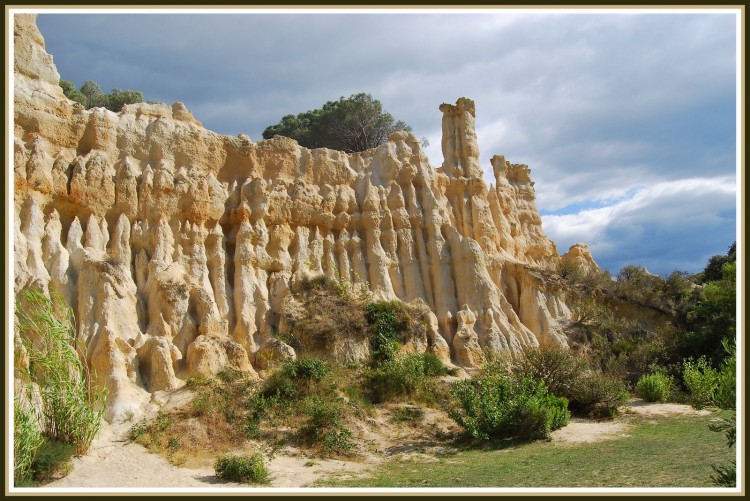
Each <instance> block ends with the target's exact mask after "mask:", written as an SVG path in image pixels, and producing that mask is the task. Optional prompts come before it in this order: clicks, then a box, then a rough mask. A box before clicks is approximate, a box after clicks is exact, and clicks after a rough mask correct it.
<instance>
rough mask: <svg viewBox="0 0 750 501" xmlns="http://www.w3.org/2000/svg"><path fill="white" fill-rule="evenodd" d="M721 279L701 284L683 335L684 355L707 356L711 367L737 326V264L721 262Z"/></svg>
mask: <svg viewBox="0 0 750 501" xmlns="http://www.w3.org/2000/svg"><path fill="white" fill-rule="evenodd" d="M721 273H722V276H721V279H720V280H713V281H710V282H708V283H707V284H705V285H704V286H703V289H702V290H701V291H700V300H699V301H698V303H697V304H696V305H695V306H694V307H693V308H692V309H691V310H690V311H689V312H688V315H687V317H688V322H689V328H690V330H689V331H688V332H687V333H686V335H685V336H684V338H683V342H682V346H683V355H684V356H685V358H687V357H689V356H696V357H697V356H700V355H706V356H707V357H709V359H710V360H711V362H712V365H713V366H714V367H718V365H719V364H720V363H721V362H722V361H723V359H724V354H725V349H724V346H723V345H722V342H723V340H724V339H726V338H729V339H730V340H731V341H734V339H735V338H736V325H737V311H736V306H737V303H736V301H737V263H736V262H728V263H724V265H723V266H722V268H721Z"/></svg>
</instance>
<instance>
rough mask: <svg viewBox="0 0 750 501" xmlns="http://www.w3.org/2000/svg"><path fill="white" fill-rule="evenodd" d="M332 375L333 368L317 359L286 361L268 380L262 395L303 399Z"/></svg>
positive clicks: (284, 398)
mask: <svg viewBox="0 0 750 501" xmlns="http://www.w3.org/2000/svg"><path fill="white" fill-rule="evenodd" d="M331 374H332V369H331V367H330V366H329V365H328V364H327V363H326V362H325V361H323V360H320V359H317V358H306V359H302V360H284V361H283V362H282V365H281V368H280V369H279V370H278V371H276V372H275V373H274V374H273V375H272V376H271V377H270V378H268V380H266V382H265V384H264V385H263V389H262V390H261V392H260V395H261V396H263V397H265V398H268V397H271V396H277V397H279V398H280V399H282V400H294V399H299V398H303V397H305V396H306V395H308V394H309V393H310V392H311V391H312V390H313V388H314V387H315V386H317V385H319V384H320V383H321V382H322V381H324V380H326V379H328V378H329V377H330V376H331Z"/></svg>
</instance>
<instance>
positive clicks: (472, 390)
mask: <svg viewBox="0 0 750 501" xmlns="http://www.w3.org/2000/svg"><path fill="white" fill-rule="evenodd" d="M451 396H452V397H453V399H454V403H453V404H452V405H451V406H449V408H448V415H449V416H450V417H451V418H452V419H453V420H454V421H456V422H457V423H458V424H459V425H461V426H462V427H463V428H465V429H466V431H467V432H468V433H469V434H470V435H471V436H472V437H474V438H476V439H482V440H490V439H502V438H517V439H522V440H528V439H531V440H533V439H538V438H546V437H549V433H550V431H552V430H555V429H558V428H561V427H563V426H565V425H566V424H567V423H568V421H569V419H570V412H569V411H568V401H567V399H565V398H564V397H556V396H554V395H552V394H550V393H549V391H548V389H547V387H546V386H545V385H544V383H542V382H540V381H534V380H533V379H531V378H530V377H518V376H514V375H513V374H512V373H507V372H504V371H503V370H502V369H501V368H499V367H497V366H495V365H490V366H486V367H485V370H484V371H483V373H482V374H481V375H480V376H478V377H475V378H473V379H472V380H466V381H459V382H457V383H456V384H455V385H454V387H453V389H452V390H451Z"/></svg>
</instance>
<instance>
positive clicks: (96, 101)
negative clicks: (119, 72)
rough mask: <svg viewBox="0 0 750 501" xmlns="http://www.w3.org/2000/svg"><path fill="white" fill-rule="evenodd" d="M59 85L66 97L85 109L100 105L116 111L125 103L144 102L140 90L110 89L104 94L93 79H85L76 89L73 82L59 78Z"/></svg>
mask: <svg viewBox="0 0 750 501" xmlns="http://www.w3.org/2000/svg"><path fill="white" fill-rule="evenodd" d="M60 87H61V88H62V90H63V94H65V96H66V97H67V98H68V99H71V100H73V101H75V102H77V103H80V104H81V105H83V107H84V108H86V109H87V110H89V109H91V108H98V107H101V108H107V109H108V110H111V111H114V112H118V111H120V110H121V109H122V107H123V106H125V105H126V104H133V103H142V102H144V98H143V93H142V92H141V91H136V90H122V89H112V92H110V93H109V94H105V93H103V92H102V89H101V87H99V84H98V83H96V82H94V81H93V80H86V81H85V82H84V83H83V85H81V88H80V89H76V87H75V84H73V82H70V81H68V80H60Z"/></svg>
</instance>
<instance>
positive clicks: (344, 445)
mask: <svg viewBox="0 0 750 501" xmlns="http://www.w3.org/2000/svg"><path fill="white" fill-rule="evenodd" d="M303 404H304V406H303V412H304V414H305V415H306V416H307V417H308V419H307V422H306V423H305V424H304V426H302V427H301V428H300V430H299V432H298V435H299V436H300V438H302V439H303V441H306V442H308V443H313V444H319V445H321V446H322V448H323V449H324V451H325V452H326V453H328V454H346V453H348V452H349V451H350V450H351V449H352V448H353V447H354V443H353V442H351V440H350V437H351V435H352V433H351V431H349V430H348V429H347V428H346V427H345V426H344V425H343V424H342V423H341V414H342V412H341V400H340V399H339V398H336V399H323V398H321V397H320V396H318V395H313V396H310V397H307V398H306V399H305V401H304V402H303Z"/></svg>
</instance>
